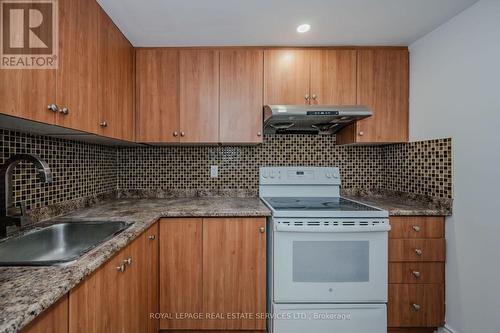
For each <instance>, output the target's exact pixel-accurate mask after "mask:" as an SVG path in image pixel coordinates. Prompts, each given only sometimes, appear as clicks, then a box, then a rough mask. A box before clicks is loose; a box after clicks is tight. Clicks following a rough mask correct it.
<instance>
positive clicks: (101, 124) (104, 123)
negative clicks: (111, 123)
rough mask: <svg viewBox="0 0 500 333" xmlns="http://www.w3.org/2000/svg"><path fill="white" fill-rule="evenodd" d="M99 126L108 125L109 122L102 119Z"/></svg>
mask: <svg viewBox="0 0 500 333" xmlns="http://www.w3.org/2000/svg"><path fill="white" fill-rule="evenodd" d="M99 126H101V127H108V123H107V122H106V121H101V122H100V123H99Z"/></svg>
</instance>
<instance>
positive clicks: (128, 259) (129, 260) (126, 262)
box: [123, 257, 132, 266]
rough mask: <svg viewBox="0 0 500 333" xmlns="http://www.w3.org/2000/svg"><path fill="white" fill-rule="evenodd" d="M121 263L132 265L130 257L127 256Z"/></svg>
mask: <svg viewBox="0 0 500 333" xmlns="http://www.w3.org/2000/svg"><path fill="white" fill-rule="evenodd" d="M123 263H124V264H125V265H129V266H130V265H132V258H131V257H128V258H127V259H125V260H123Z"/></svg>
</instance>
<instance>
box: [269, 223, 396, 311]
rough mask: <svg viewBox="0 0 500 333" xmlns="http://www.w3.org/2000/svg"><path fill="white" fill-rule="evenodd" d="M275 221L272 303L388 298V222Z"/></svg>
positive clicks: (360, 300) (380, 300)
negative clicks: (312, 223) (327, 223)
mask: <svg viewBox="0 0 500 333" xmlns="http://www.w3.org/2000/svg"><path fill="white" fill-rule="evenodd" d="M274 222H275V223H274V227H273V229H274V241H273V242H274V244H273V262H274V267H273V271H274V273H273V275H274V276H273V300H274V302H276V303H360V302H363V303H378V302H382V303H383V302H387V270H388V263H387V243H388V232H387V231H388V229H390V226H389V225H388V224H386V225H378V226H357V225H352V226H351V225H349V224H344V225H342V226H336V227H332V226H325V227H323V226H307V224H305V223H304V224H303V225H300V224H297V223H296V224H295V226H289V225H286V224H280V223H276V221H274Z"/></svg>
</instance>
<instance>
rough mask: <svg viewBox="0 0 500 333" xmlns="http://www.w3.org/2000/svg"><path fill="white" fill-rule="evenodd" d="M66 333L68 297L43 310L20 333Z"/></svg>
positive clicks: (65, 296)
mask: <svg viewBox="0 0 500 333" xmlns="http://www.w3.org/2000/svg"><path fill="white" fill-rule="evenodd" d="M47 332H50V333H67V332H68V295H64V296H63V297H62V298H61V299H60V300H59V301H57V303H55V304H54V305H52V306H51V307H50V308H48V309H47V310H45V311H44V312H43V313H42V314H41V315H40V316H38V317H37V318H36V319H35V320H33V321H32V322H31V323H30V324H28V326H26V327H25V328H23V329H22V330H21V333H47Z"/></svg>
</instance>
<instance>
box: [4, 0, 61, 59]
mask: <svg viewBox="0 0 500 333" xmlns="http://www.w3.org/2000/svg"><path fill="white" fill-rule="evenodd" d="M0 19H1V24H0V29H1V32H0V38H1V40H0V47H1V52H0V57H1V62H0V68H1V69H55V68H57V53H58V49H59V41H58V31H59V29H58V23H59V21H58V8H57V0H31V1H28V0H0Z"/></svg>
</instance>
